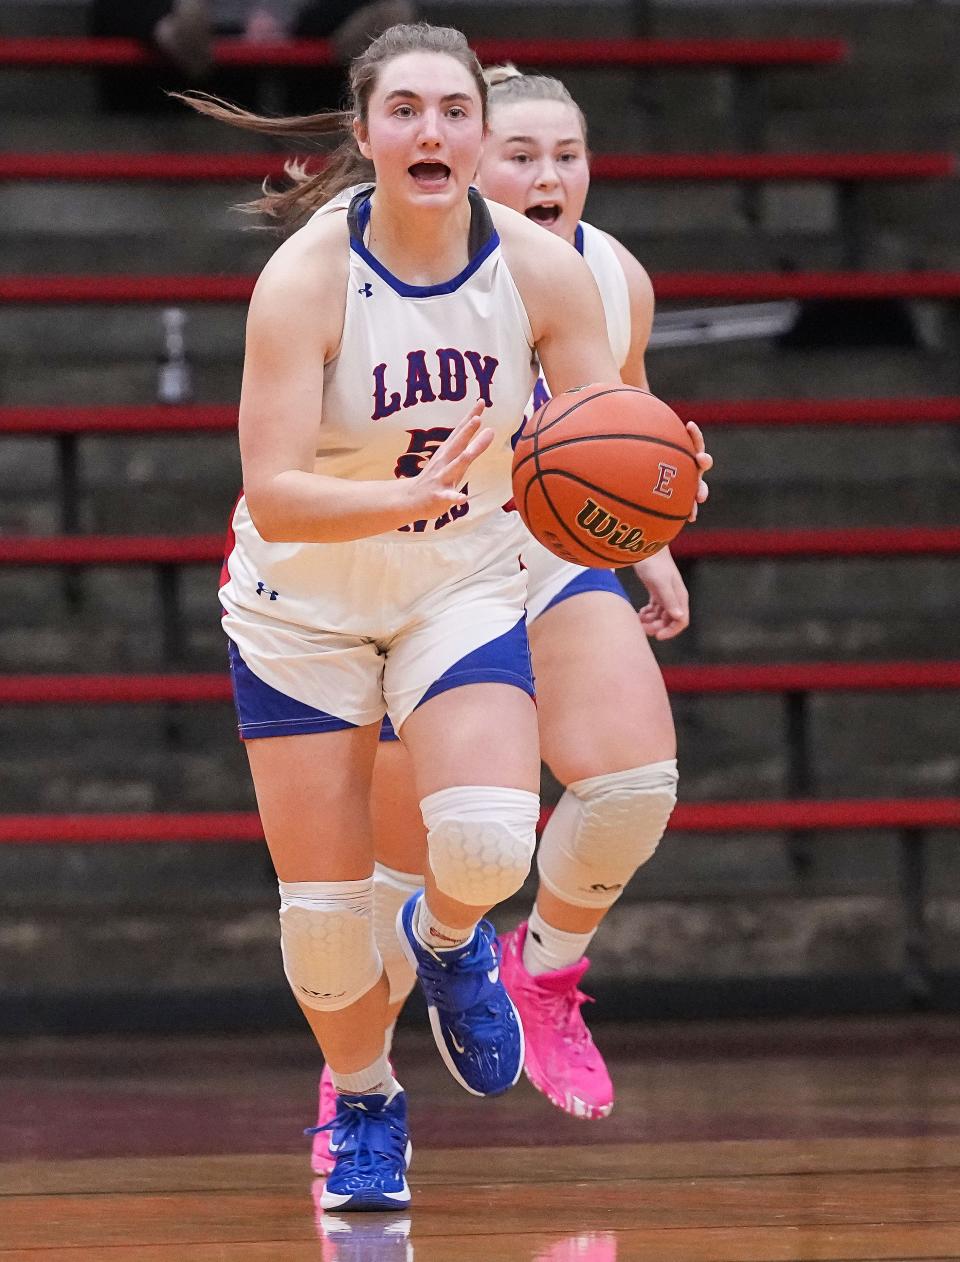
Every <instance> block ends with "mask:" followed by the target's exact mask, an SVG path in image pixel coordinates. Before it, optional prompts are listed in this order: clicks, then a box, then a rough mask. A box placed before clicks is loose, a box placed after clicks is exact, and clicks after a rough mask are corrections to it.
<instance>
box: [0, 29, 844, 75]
mask: <svg viewBox="0 0 960 1262" xmlns="http://www.w3.org/2000/svg"><path fill="white" fill-rule="evenodd" d="M471 43H472V47H473V49H474V51H475V52H476V54H477V56H478V57H479V59H480V60H481V61H482V62H484V63H487V64H493V63H495V62H502V61H516V62H519V63H521V64H523V65H525V66H581V67H585V68H589V67H595V68H597V69H612V68H614V67H621V68H622V67H628V66H649V67H657V66H660V67H664V68H667V67H677V66H689V67H695V66H700V67H710V68H715V69H716V68H720V67H725V66H726V67H744V68H747V67H762V66H767V67H771V68H773V67H776V66H804V65H806V66H825V65H837V64H839V63H840V62H843V61H844V60H846V57H847V53H848V49H847V45H846V43H845V42H844V41H843V40H840V39H475V40H472V41H471ZM214 60H215V62H216V64H217V65H220V66H250V67H257V66H259V67H276V68H283V67H296V66H305V67H308V66H332V65H336V64H337V59H336V57H335V55H334V51H333V46H332V44H331V43H330V42H329V40H287V41H284V42H283V43H273V44H267V43H264V44H260V43H253V42H250V41H248V40H243V39H221V40H217V41H216V42H215V44H214ZM157 64H158V58H157V56H156V54H154V53H153V52H151V51H150V50H149V49H148V48H146V47H145V46H144V45H143V44H141V43H140V42H139V41H137V40H134V39H94V38H72V39H71V38H55V37H36V38H31V39H9V38H8V39H0V66H6V67H32V68H34V69H58V68H59V69H65V68H70V67H73V68H88V69H92V68H95V67H98V66H101V67H105V66H128V67H146V66H155V65H157Z"/></svg>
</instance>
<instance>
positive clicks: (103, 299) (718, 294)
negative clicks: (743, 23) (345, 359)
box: [0, 271, 960, 305]
mask: <svg viewBox="0 0 960 1262" xmlns="http://www.w3.org/2000/svg"><path fill="white" fill-rule="evenodd" d="M255 279H256V278H255V277H253V276H205V275H193V276H149V275H146V276H137V275H126V276H97V275H88V276H87V275H84V276H43V275H33V276H2V277H0V303H7V304H23V305H33V304H52V303H62V304H65V305H86V304H90V303H94V304H98V305H104V304H110V305H115V304H121V303H172V304H180V303H209V302H220V303H233V302H247V301H248V300H249V298H250V295H251V293H252V292H253V285H254V281H255ZM653 283H654V288H655V290H656V293H657V297H658V299H659V300H660V301H661V302H664V301H671V300H686V301H690V300H697V301H706V300H716V301H725V302H758V301H766V300H771V299H790V298H793V299H798V300H803V299H813V298H824V299H834V300H835V299H845V298H847V299H871V298H873V299H881V298H888V299H889V298H901V299H911V298H927V299H958V298H960V272H946V271H939V272H856V271H837V272H660V273H658V274H656V275H654V277H653Z"/></svg>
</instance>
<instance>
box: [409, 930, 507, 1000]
mask: <svg viewBox="0 0 960 1262" xmlns="http://www.w3.org/2000/svg"><path fill="white" fill-rule="evenodd" d="M490 945H491V943H490V942H489V941H488V939H487V938H486V936H485V935H484V934H483V932H482V931H481V932H480V933H478V934H477V936H476V941H475V942H474V945H473V948H472V950H471V951H470V952H469V953H468V954H467V955H461V956H460V957H459V958H458V959H457V960H455V961H451V965H452V967H451V965H447V964H444V963H443V960H442V959H438V958H437V957H436V956H434V955H430V956H428V957H427V958H426V959H421V961H420V963H419V965H418V967H417V973H418V975H419V977H420V981H421V984H422V985H423V989H424V990H425V991H426V995H427V999H428V1000H429V1001H430V1002H431V1003H432V1004H434V1005H435V1006H437V1007H441V1006H443V1005H442V1002H441V1001H442V1000H443V999H445V998H447V999H449V985H450V978H451V975H455V977H456V980H457V982H458V983H463V982H466V981H467V980H468V979H469V980H470V981H471V982H473V983H474V984H473V985H472V986H470V987H469V989H470V990H472V991H473V992H474V993H473V995H472V996H467V998H468V1000H469V999H471V998H472V999H473V1000H474V1001H476V1000H477V999H479V998H480V995H481V994H482V993H483V991H484V990H485V989H486V987H485V986H484V981H483V978H482V977H481V974H484V975H485V974H486V973H488V972H490V971H491V970H492V969H494V968H497V967H499V965H500V947H499V944H498V943H497V941H496V939H493V943H492V946H493V960H492V961H491V959H490V955H489V952H488V950H487V948H488V947H489V946H490ZM454 970H455V973H454ZM458 988H459V989H461V990H466V989H468V987H466V986H463V985H460V986H458ZM471 1006H472V1005H471V1003H470V1002H467V1003H464V1004H463V1005H462V1009H463V1010H464V1011H467V1010H469V1009H470V1008H471ZM491 1011H493V1010H491Z"/></svg>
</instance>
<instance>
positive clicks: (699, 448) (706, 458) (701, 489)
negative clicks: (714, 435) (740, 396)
mask: <svg viewBox="0 0 960 1262" xmlns="http://www.w3.org/2000/svg"><path fill="white" fill-rule="evenodd" d="M687 433H688V434H689V435H690V437H691V439H692V440H693V449H694V451H695V452H696V455H697V464H698V465H699V467H700V483H699V485H698V486H697V502H696V503H695V504H694V506H693V512H692V513H691V514H690V516H689V517H688V518H687V520H688V521H696V520H697V510H698V509H699V507H700V505H701V504H706V502H707V498H708V496H709V495H710V488H709V487H708V486H707V484H706V482H704V480H703V475H704V474H705V473H709V472H710V470H711V469H712V468H713V456H711V455H710V453H709V452H708V451H707V448H706V444H705V443H704V441H703V434H702V433H701V432H700V426H699V425H697V424H696V422H695V421H687Z"/></svg>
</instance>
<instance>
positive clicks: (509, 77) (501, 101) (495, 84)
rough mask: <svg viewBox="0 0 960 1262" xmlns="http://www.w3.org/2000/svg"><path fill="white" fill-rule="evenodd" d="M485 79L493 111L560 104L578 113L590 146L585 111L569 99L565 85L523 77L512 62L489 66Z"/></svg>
mask: <svg viewBox="0 0 960 1262" xmlns="http://www.w3.org/2000/svg"><path fill="white" fill-rule="evenodd" d="M483 77H484V79H485V80H486V82H487V88H488V89H489V101H490V108H491V109H494V108H495V107H496V106H498V105H512V104H513V103H514V102H515V101H559V102H560V103H561V104H563V105H570V106H572V107H573V109H574V110H576V112H577V117H578V118H579V120H580V128H581V130H582V132H583V142H584V144H586V142H587V120H586V119H585V118H584V116H583V110H581V108H580V106H579V105H578V104H577V103H576V101H575V100H574V99H573V97H572V96H571V95H570V90H569V88H568V87H567V86H566V84H564V83H561V82H560V80H559V79H554V78H552V77H551V76H550V75H545V74H524V73H523V71H522V70H518V69H517V67H516V66H515V65H514V64H513V62H511V61H506V62H504V63H503V65H501V66H488V67H487V68H486V70H484V72H483Z"/></svg>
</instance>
